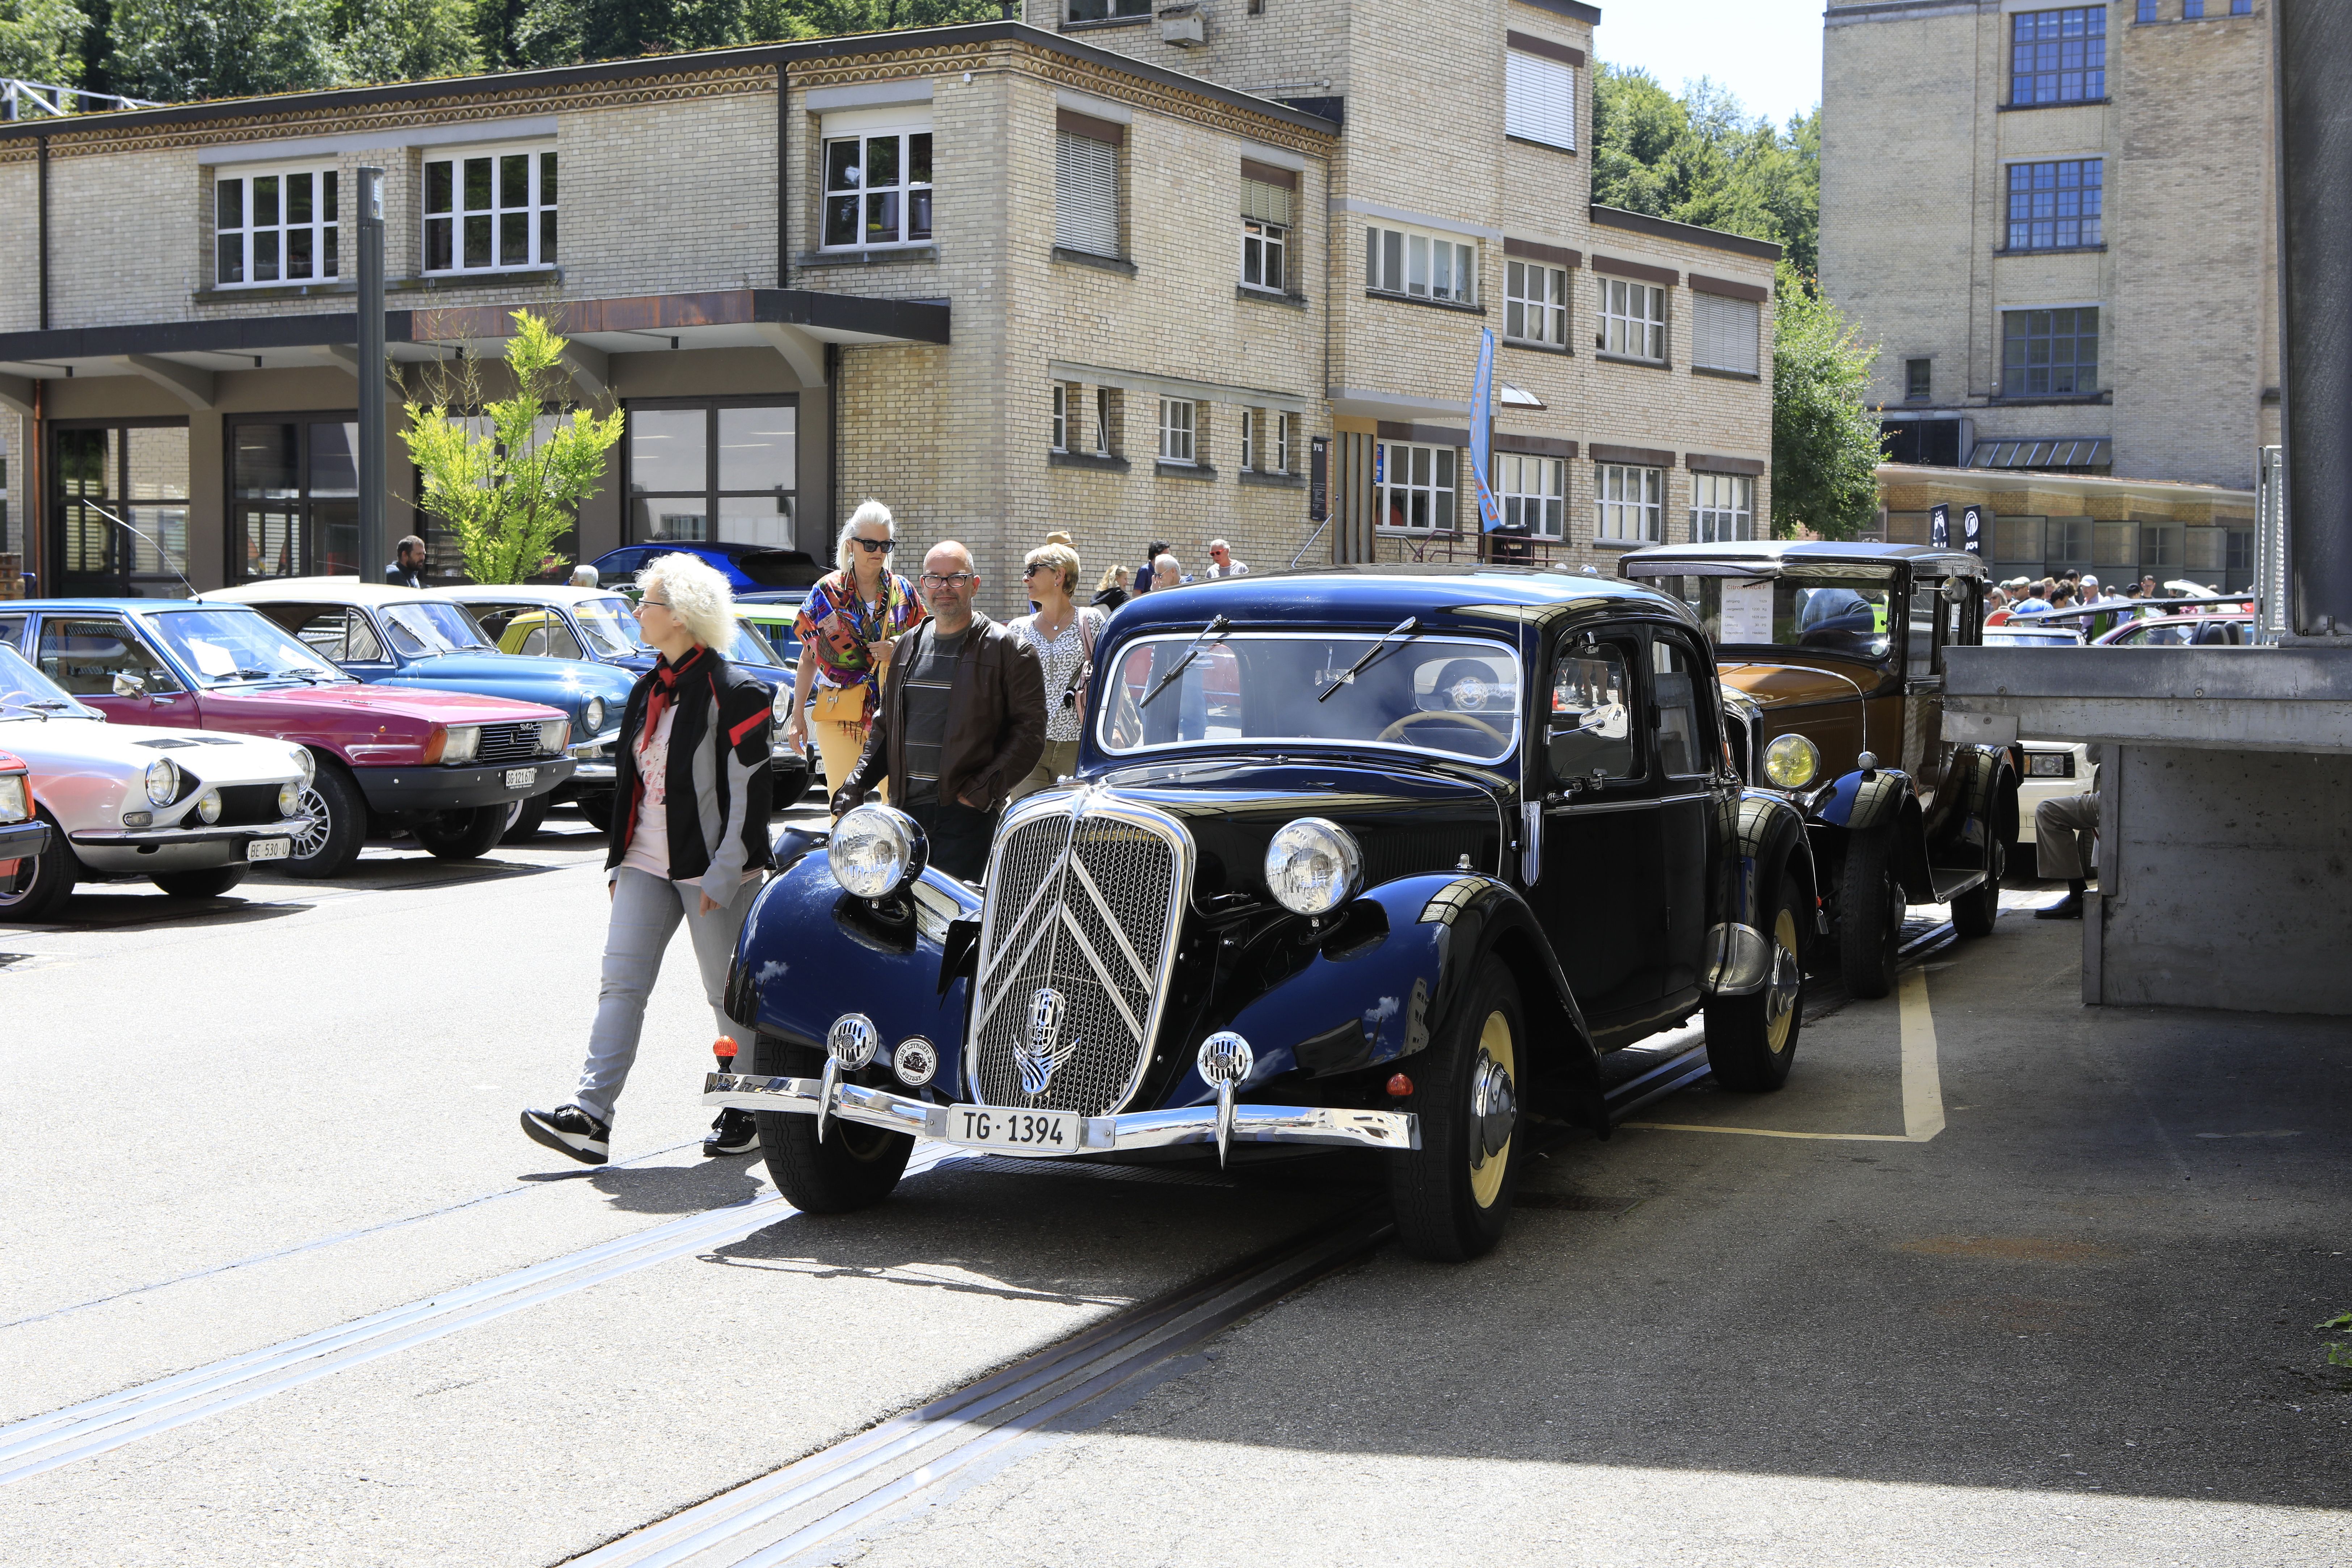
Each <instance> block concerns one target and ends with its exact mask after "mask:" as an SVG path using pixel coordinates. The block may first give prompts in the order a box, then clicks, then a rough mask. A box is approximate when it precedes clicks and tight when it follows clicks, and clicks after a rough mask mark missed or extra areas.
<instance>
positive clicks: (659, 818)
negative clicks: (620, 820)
mask: <svg viewBox="0 0 2352 1568" xmlns="http://www.w3.org/2000/svg"><path fill="white" fill-rule="evenodd" d="M676 720H677V703H675V702H673V703H671V704H670V705H669V706H668V707H667V708H664V709H663V710H662V716H661V722H660V723H658V724H656V725H655V726H654V732H653V733H652V734H650V735H648V736H646V739H645V741H644V742H643V743H642V744H640V745H639V746H638V747H637V777H638V779H639V780H640V781H641V782H642V783H643V784H644V785H645V795H644V797H643V798H642V799H640V800H639V801H638V802H637V826H636V831H635V832H634V833H632V834H630V836H629V852H628V853H627V854H625V855H624V856H622V857H621V864H622V865H624V866H635V868H637V869H638V870H640V871H645V872H648V873H650V874H652V875H653V876H656V877H659V878H661V879H663V880H664V881H667V880H668V879H669V805H668V802H667V796H668V794H669V731H670V725H671V724H672V722H673V721H676Z"/></svg>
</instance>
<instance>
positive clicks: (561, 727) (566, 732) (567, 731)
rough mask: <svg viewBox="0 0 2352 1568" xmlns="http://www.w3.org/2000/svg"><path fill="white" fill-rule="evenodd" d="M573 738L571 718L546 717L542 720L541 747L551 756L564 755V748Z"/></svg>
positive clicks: (544, 752) (540, 728) (540, 730)
mask: <svg viewBox="0 0 2352 1568" xmlns="http://www.w3.org/2000/svg"><path fill="white" fill-rule="evenodd" d="M571 739H572V721H571V720H569V719H545V720H541V721H540V726H539V749H540V751H541V752H542V753H543V754H545V755H547V756H551V757H555V756H561V755H562V753H563V748H564V746H565V744H566V743H567V742H570V741H571Z"/></svg>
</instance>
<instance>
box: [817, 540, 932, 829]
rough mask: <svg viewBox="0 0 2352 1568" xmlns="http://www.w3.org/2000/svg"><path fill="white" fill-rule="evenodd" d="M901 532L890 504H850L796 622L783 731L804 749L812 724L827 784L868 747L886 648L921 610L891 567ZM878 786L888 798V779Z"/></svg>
mask: <svg viewBox="0 0 2352 1568" xmlns="http://www.w3.org/2000/svg"><path fill="white" fill-rule="evenodd" d="M897 548H898V526H897V524H895V523H894V522H892V521H891V519H890V509H889V508H888V507H887V506H884V505H883V504H882V503H881V502H880V501H878V500H869V501H867V502H866V503H865V504H864V505H862V506H860V507H859V508H858V509H857V510H856V511H854V512H852V513H851V514H850V517H849V521H848V523H847V524H846V525H845V527H844V528H843V529H842V531H841V542H840V543H839V544H838V546H836V547H835V553H834V563H835V570H834V571H831V572H828V573H826V574H824V576H823V577H821V578H819V579H817V584H816V586H815V587H814V588H812V589H810V590H809V596H808V597H807V598H806V599H804V600H803V601H802V603H801V613H800V615H799V616H797V617H796V618H795V619H794V620H793V636H794V637H798V638H800V640H801V659H800V668H799V670H798V672H797V673H796V674H795V675H794V677H793V717H792V721H791V723H789V724H788V725H787V726H786V727H785V730H784V733H785V736H786V737H787V738H788V739H789V740H790V741H791V742H792V743H793V745H794V746H796V747H799V748H801V749H803V750H806V749H807V746H808V739H809V731H810V730H811V729H812V728H814V730H815V731H816V749H817V752H818V754H819V755H820V756H822V757H823V758H824V778H825V787H826V788H827V789H828V790H830V791H836V792H837V791H838V790H839V789H840V788H841V785H842V781H844V780H845V779H846V778H848V777H849V774H850V770H852V769H853V768H855V767H856V765H857V759H858V758H859V757H860V756H861V755H863V754H864V753H865V751H866V737H867V736H868V735H869V734H871V733H872V731H873V728H874V714H875V711H876V710H877V709H878V708H879V707H880V706H881V703H882V672H883V671H884V670H885V669H886V668H888V666H889V663H890V654H891V650H892V649H893V648H895V647H897V646H898V639H899V638H900V637H904V636H906V635H907V634H908V632H910V631H912V630H914V628H915V627H916V626H918V625H919V624H920V622H921V621H922V618H923V616H924V614H925V611H924V609H923V601H922V598H921V596H920V595H918V594H917V593H916V592H915V585H914V584H912V583H909V582H908V581H907V579H906V578H904V577H902V576H900V575H898V573H896V572H893V571H892V570H890V556H891V552H893V551H894V550H896V549H897ZM812 705H814V712H812V711H811V707H812ZM876 787H877V792H879V793H881V795H882V798H883V799H885V800H887V799H888V798H889V796H888V794H887V786H886V785H877V786H876Z"/></svg>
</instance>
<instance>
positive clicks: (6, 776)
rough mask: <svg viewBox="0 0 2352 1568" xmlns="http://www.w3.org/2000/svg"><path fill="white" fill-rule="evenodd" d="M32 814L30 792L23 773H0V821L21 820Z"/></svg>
mask: <svg viewBox="0 0 2352 1568" xmlns="http://www.w3.org/2000/svg"><path fill="white" fill-rule="evenodd" d="M32 815H33V799H32V793H31V791H30V790H29V789H28V788H27V787H26V784H25V775H24V774H22V773H0V822H22V821H24V820H25V819H26V817H28V816H32Z"/></svg>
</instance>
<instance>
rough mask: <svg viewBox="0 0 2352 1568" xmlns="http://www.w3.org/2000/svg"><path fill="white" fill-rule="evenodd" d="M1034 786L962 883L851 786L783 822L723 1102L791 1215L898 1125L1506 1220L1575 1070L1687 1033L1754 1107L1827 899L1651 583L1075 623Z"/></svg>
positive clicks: (1392, 579)
mask: <svg viewBox="0 0 2352 1568" xmlns="http://www.w3.org/2000/svg"><path fill="white" fill-rule="evenodd" d="M1094 668H1095V675H1094V677H1093V679H1092V680H1091V682H1090V684H1089V689H1088V693H1087V707H1086V725H1085V730H1084V738H1083V741H1082V742H1081V745H1080V749H1079V754H1078V766H1077V773H1076V778H1075V779H1074V780H1073V781H1072V783H1071V784H1070V785H1069V786H1068V787H1065V788H1061V789H1057V790H1052V791H1048V792H1046V793H1044V794H1041V795H1032V796H1030V797H1029V798H1028V799H1026V800H1024V801H1023V802H1021V803H1020V804H1019V805H1017V806H1015V807H1014V808H1013V809H1012V810H1011V811H1010V812H1008V813H1007V814H1006V816H1005V817H1004V820H1003V824H1002V826H1000V828H999V829H998V832H997V836H996V841H995V844H994V847H993V848H992V852H991V855H990V858H989V863H988V868H987V872H986V876H985V879H984V884H983V885H981V886H974V885H972V884H970V883H966V882H962V881H959V880H957V879H953V878H951V877H948V876H946V875H943V874H942V873H941V872H940V871H939V870H938V869H937V868H931V867H929V866H928V865H927V864H926V854H927V851H926V846H925V842H924V837H923V834H922V830H921V829H920V828H919V826H917V825H916V824H915V822H914V820H913V819H912V818H911V817H908V816H905V815H904V814H903V813H900V812H898V811H895V810H893V809H891V808H890V807H888V806H885V805H861V806H859V807H857V808H856V809H855V810H853V811H851V812H849V813H848V814H847V815H845V816H843V817H842V818H841V819H840V821H839V822H837V823H836V824H835V825H834V826H833V827H832V829H831V830H830V832H829V834H816V833H807V832H802V831H798V830H789V831H787V832H785V833H784V834H782V836H781V837H780V838H779V841H778V845H777V860H778V864H779V870H778V871H777V873H776V874H775V875H774V877H773V878H772V879H771V880H770V881H769V883H768V885H767V886H766V887H765V888H764V889H762V890H761V893H760V896H759V898H758V900H757V901H756V902H755V903H754V904H753V906H752V908H751V913H750V917H749V919H748V921H747V922H746V924H745V926H744V930H743V934H742V937H741V939H740V945H739V946H738V948H737V952H736V956H735V961H734V964H733V967H732V969H731V970H730V975H729V980H728V984H727V990H726V1006H727V1011H728V1014H729V1016H730V1017H732V1018H734V1019H735V1020H736V1021H738V1022H739V1023H740V1024H742V1025H744V1026H748V1027H750V1028H752V1029H754V1030H755V1031H756V1041H757V1043H756V1047H755V1052H754V1057H755V1059H754V1060H753V1061H752V1062H751V1064H749V1065H750V1066H751V1072H749V1073H743V1074H731V1073H730V1074H713V1075H711V1077H710V1078H709V1079H706V1080H705V1089H704V1100H705V1103H707V1104H711V1105H716V1106H719V1107H721V1108H725V1109H730V1110H748V1111H751V1112H752V1113H753V1114H754V1115H755V1116H756V1117H757V1118H758V1126H759V1133H760V1139H761V1144H762V1146H763V1148H764V1150H765V1152H766V1154H767V1158H768V1163H769V1169H770V1171H771V1172H772V1173H773V1174H774V1176H775V1179H776V1183H777V1185H778V1186H779V1188H781V1189H782V1192H783V1193H784V1194H785V1195H786V1196H787V1197H788V1198H790V1199H791V1201H792V1202H793V1204H794V1205H797V1206H799V1207H800V1208H802V1209H803V1210H804V1211H808V1212H812V1213H823V1212H827V1211H835V1210H844V1209H850V1208H856V1207H858V1206H861V1205H868V1204H873V1203H876V1202H878V1201H880V1200H881V1199H882V1198H883V1197H884V1196H885V1195H886V1194H888V1193H889V1192H890V1190H891V1189H892V1187H893V1186H894V1185H895V1184H896V1183H897V1182H898V1176H899V1174H900V1173H901V1171H902V1170H903V1169H904V1167H905V1165H906V1162H907V1156H908V1151H909V1150H910V1149H911V1147H912V1145H913V1142H914V1140H915V1138H917V1137H926V1138H931V1139H935V1140H940V1141H942V1142H950V1143H955V1144H959V1145H961V1146H964V1147H968V1148H973V1149H984V1150H988V1151H990V1152H996V1153H1002V1154H1010V1155H1018V1156H1026V1157H1073V1156H1075V1157H1078V1158H1084V1159H1096V1160H1115V1161H1149V1160H1154V1159H1167V1158H1171V1157H1182V1156H1187V1155H1192V1154H1197V1153H1199V1152H1201V1150H1202V1146H1203V1145H1209V1146H1213V1148H1214V1150H1215V1152H1216V1153H1217V1154H1218V1155H1219V1156H1220V1157H1221V1158H1242V1157H1248V1156H1253V1155H1264V1154H1279V1153H1283V1152H1291V1151H1292V1150H1294V1149H1295V1148H1296V1147H1297V1146H1302V1145H1303V1146H1316V1145H1327V1146H1328V1145H1336V1146H1339V1147H1352V1148H1358V1149H1369V1150H1373V1151H1378V1152H1380V1153H1381V1156H1382V1158H1383V1159H1384V1160H1385V1161H1386V1163H1387V1165H1388V1170H1389V1173H1390V1178H1391V1195H1392V1197H1393V1199H1394V1203H1395V1209H1396V1217H1397V1226H1398V1230H1399V1234H1400V1236H1401V1238H1402V1240H1403V1242H1404V1243H1405V1244H1406V1245H1407V1246H1408V1247H1411V1248H1412V1249H1413V1250H1415V1251H1416V1252H1419V1253H1420V1254H1422V1255H1423V1256H1425V1257H1430V1258H1446V1259H1458V1258H1469V1257H1473V1256H1475V1255H1476V1254H1478V1253H1481V1252H1483V1251H1485V1250H1486V1248H1488V1247H1492V1246H1493V1245H1494V1244H1495V1242H1496V1239H1497V1238H1498V1237H1500V1235H1501V1233H1502V1229H1503V1226H1504V1224H1505V1221H1506V1218H1507V1215H1508V1212H1509V1208H1510V1205H1511V1198H1512V1193H1513V1189H1514V1188H1515V1186H1516V1184H1517V1179H1518V1173H1519V1170H1520V1168H1521V1166H1522V1164H1523V1163H1525V1161H1526V1159H1527V1158H1528V1152H1529V1151H1528V1140H1527V1139H1526V1138H1524V1137H1521V1136H1518V1135H1517V1128H1518V1122H1519V1119H1520V1116H1521V1113H1522V1110H1523V1108H1524V1109H1526V1110H1536V1111H1547V1112H1549V1113H1550V1114H1552V1115H1554V1116H1557V1117H1559V1118H1562V1119H1564V1120H1570V1121H1582V1122H1586V1123H1588V1124H1591V1125H1593V1126H1595V1127H1596V1128H1598V1129H1599V1130H1601V1131H1606V1130H1607V1127H1608V1117H1609V1111H1608V1108H1607V1102H1606V1100H1605V1099H1604V1098H1603V1095H1602V1073H1601V1056H1602V1054H1603V1053H1605V1052H1609V1051H1613V1050H1616V1049H1619V1048H1620V1047H1625V1046H1629V1045H1632V1044H1633V1043H1634V1042H1635V1041H1638V1040H1641V1039H1643V1038H1644V1037H1648V1036H1650V1035H1653V1034H1655V1033H1656V1032H1658V1031H1660V1030H1662V1029H1666V1028H1669V1027H1672V1026H1676V1025H1679V1024H1681V1023H1683V1022H1684V1021H1685V1020H1686V1019H1688V1018H1689V1017H1690V1016H1692V1015H1694V1014H1697V1013H1702V1012H1703V1013H1704V1014H1705V1015H1706V1049H1707V1054H1708V1058H1709V1060H1710V1063H1711V1065H1712V1066H1713V1068H1714V1071H1715V1074H1716V1077H1717V1079H1718V1081H1720V1082H1721V1083H1723V1084H1724V1085H1726V1086H1727V1087H1729V1088H1734V1089H1750V1090H1763V1089H1777V1088H1778V1087H1780V1084H1781V1083H1782V1082H1783V1081H1785V1079H1787V1077H1788V1073H1789V1069H1790V1063H1791V1061H1792V1059H1793V1058H1794V1056H1795V1052H1796V1047H1797V1037H1798V1032H1799V1028H1800V1025H1801V1012H1800V1009H1799V1005H1798V1004H1799V1001H1800V997H1801V990H1802V986H1803V982H1804V971H1805V963H1806V958H1807V955H1808V953H1809V952H1810V951H1811V943H1812V942H1813V941H1814V939H1815V938H1816V937H1817V936H1818V935H1819V934H1820V927H1819V922H1818V920H1817V916H1816V913H1815V910H1816V895H1817V894H1818V892H1819V891H1820V889H1819V886H1818V883H1817V880H1816V877H1815V872H1814V868H1813V863H1812V859H1811V851H1810V849H1809V847H1808V842H1807V838H1806V835H1805V825H1804V820H1803V817H1802V816H1801V815H1800V813H1799V812H1798V810H1797V809H1796V807H1794V806H1793V805H1790V803H1789V802H1788V801H1787V800H1785V799H1783V798H1782V797H1781V796H1780V795H1778V794H1776V793H1774V792H1771V791H1769V790H1759V789H1750V788H1748V787H1747V786H1745V785H1744V784H1742V783H1741V781H1740V779H1739V776H1738V773H1736V772H1735V771H1734V770H1733V768H1732V766H1731V763H1730V760H1729V752H1727V749H1726V745H1725V740H1726V735H1727V729H1726V723H1725V718H1724V713H1723V709H1722V703H1721V696H1720V692H1719V690H1718V688H1717V679H1716V669H1715V660H1714V655H1713V652H1712V650H1711V649H1710V648H1709V647H1708V645H1707V639H1706V635H1705V633H1704V631H1703V630H1702V629H1701V627H1700V626H1699V624H1698V622H1697V620H1696V618H1695V617H1694V616H1692V615H1691V614H1690V612H1689V611H1688V610H1687V609H1686V608H1685V606H1684V605H1682V604H1680V603H1679V602H1678V601H1676V600H1675V599H1673V598H1671V597H1669V596H1668V595H1664V594H1661V593H1657V592H1655V591H1654V590H1652V589H1648V588H1644V587H1641V586H1638V585H1635V584H1626V583H1614V582H1606V581H1601V580H1599V579H1595V578H1591V577H1584V576H1569V575H1565V574H1559V573H1556V572H1539V571H1534V570H1529V569H1526V568H1510V567H1477V568H1470V567H1453V568H1447V567H1420V566H1398V567H1360V568H1353V569H1346V570H1340V571H1334V572H1316V573H1300V574H1268V575H1265V576H1250V577H1244V578H1241V579H1239V580H1237V581H1231V582H1218V583H1210V584H1199V585H1197V586H1193V587H1187V588H1177V589H1172V590H1170V591H1168V592H1166V593H1159V594H1151V595H1147V596H1145V597H1144V598H1141V599H1139V600H1136V601H1133V602H1131V603H1129V605H1125V606H1124V607H1123V608H1121V609H1120V610H1119V611H1118V613H1117V614H1116V615H1115V616H1112V617H1111V620H1110V622H1109V624H1108V626H1106V627H1105V628H1104V631H1103V634H1102V637H1101V639H1100V641H1099V642H1098V643H1097V649H1096V659H1095V666H1094Z"/></svg>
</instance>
